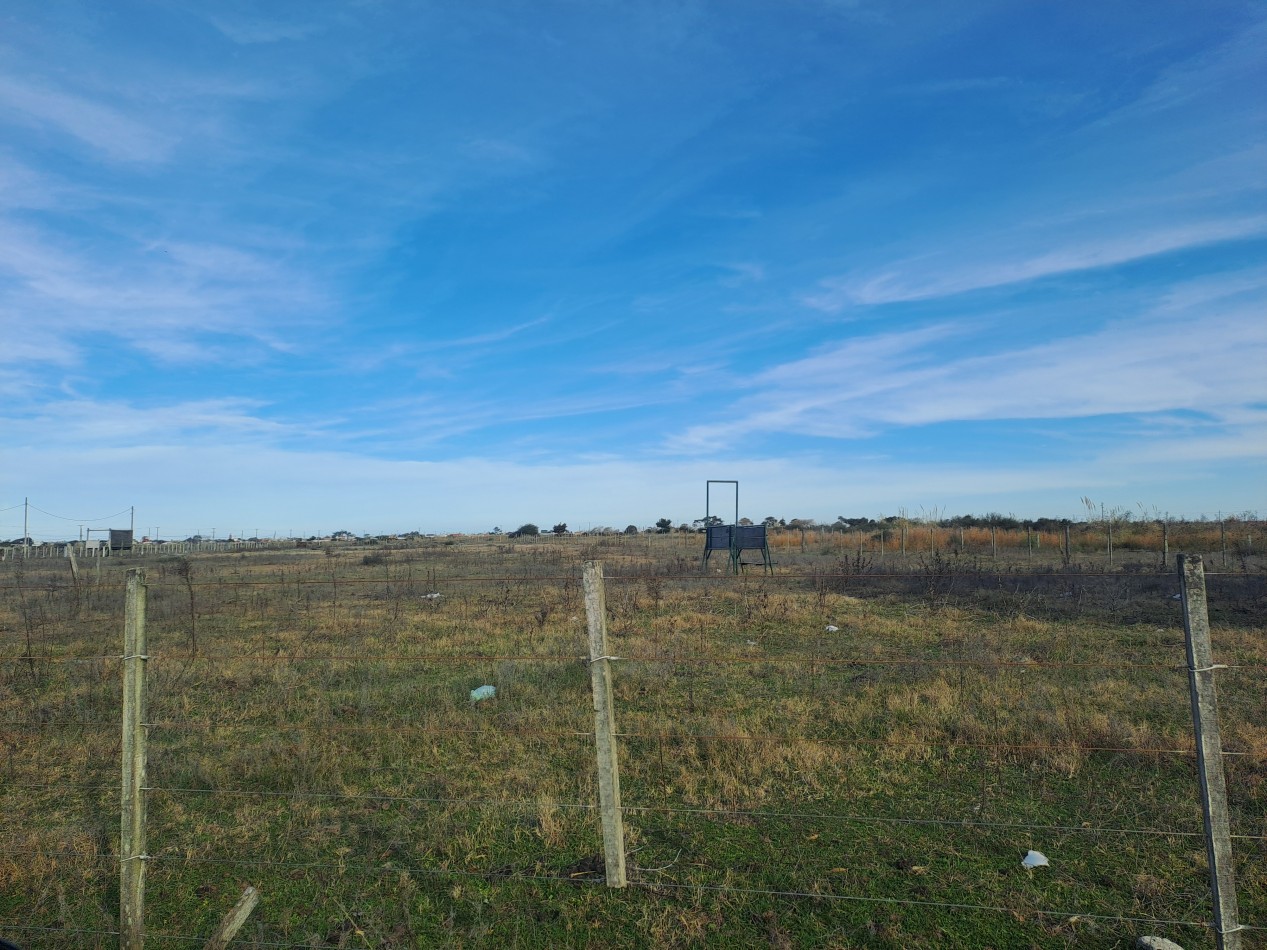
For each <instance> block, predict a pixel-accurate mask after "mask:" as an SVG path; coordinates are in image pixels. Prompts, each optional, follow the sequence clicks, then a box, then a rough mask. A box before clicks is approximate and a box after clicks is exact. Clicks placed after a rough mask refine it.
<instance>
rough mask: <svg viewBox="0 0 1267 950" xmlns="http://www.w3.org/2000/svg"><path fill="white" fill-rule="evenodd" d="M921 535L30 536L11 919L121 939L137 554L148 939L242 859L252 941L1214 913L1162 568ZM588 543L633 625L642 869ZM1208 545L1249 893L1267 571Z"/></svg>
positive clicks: (9, 773)
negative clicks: (734, 556)
mask: <svg viewBox="0 0 1267 950" xmlns="http://www.w3.org/2000/svg"><path fill="white" fill-rule="evenodd" d="M906 540H907V543H908V544H909V546H910V548H909V550H908V552H907V555H906V556H902V555H901V553H900V551H897V550H892V549H886V550H883V551H880V550H874V549H871V548H869V547H868V542H867V539H866V538H862V539H861V543H860V544H857V545H856V546H855V542H851V541H850V540H849V539H848V538H841V537H830V538H828V539H826V540H824V539H822V538H819V537H815V536H814V535H812V534H811V535H810V536H809V537H808V538H806V539H804V544H802V538H800V537H799V535H798V536H787V543H785V544H782V545H780V546H779V547H777V548H776V564H777V567H776V572H775V574H774V575H773V576H764V575H761V574H759V573H749V574H747V575H744V576H740V577H734V576H731V575H729V574H723V573H718V572H716V570H715V568H716V567H718V566H724V559H721V560H720V561H718V560H716V559H715V561H714V563H713V564H712V565H710V571H709V573H707V574H702V573H701V572H700V568H699V555H700V545H701V542H700V540H699V538H698V537H697V536H694V535H689V536H688V535H681V536H679V535H670V536H665V537H650V536H646V535H635V536H629V537H625V536H618V537H614V538H603V539H588V538H580V537H577V538H572V537H567V538H543V539H537V540H523V541H515V542H507V541H501V540H490V539H474V538H472V539H450V540H444V539H428V540H425V541H420V542H418V543H417V544H415V545H412V546H409V545H399V546H395V547H393V546H391V545H386V544H379V545H374V546H352V545H347V546H326V547H319V546H313V547H309V548H300V549H291V550H284V551H283V550H277V551H258V552H250V553H242V554H206V555H196V556H189V557H187V558H178V557H167V558H148V559H144V560H141V559H131V560H129V559H125V558H114V559H109V560H107V561H106V562H104V563H103V564H101V565H100V567H98V564H96V563H94V564H91V565H89V566H86V567H85V566H83V565H81V576H80V579H79V583H78V584H76V583H74V582H73V580H72V577H71V573H70V570H69V566H68V564H67V562H65V561H60V560H48V561H29V562H26V563H23V562H16V563H15V562H13V561H8V562H5V563H4V564H3V565H0V655H2V656H3V663H2V665H0V723H2V724H0V740H2V742H3V753H4V759H3V762H0V769H3V772H2V773H0V778H2V779H3V783H4V790H3V792H2V793H0V806H2V807H3V814H4V816H5V820H4V822H3V828H2V830H0V921H4V923H2V924H0V934H4V935H6V936H10V939H16V940H18V941H19V942H20V943H22V944H23V945H24V946H30V947H40V946H48V947H93V946H102V947H110V946H114V945H116V944H117V938H116V937H113V936H110V932H111V931H116V930H117V929H118V926H117V925H118V920H117V913H118V883H117V881H118V862H117V849H118V828H119V817H118V815H119V790H118V787H119V770H120V767H119V755H120V737H119V732H120V730H119V704H120V699H119V696H120V663H119V660H118V657H119V654H120V652H121V646H122V629H123V582H124V573H125V571H126V570H127V568H129V567H137V566H139V567H143V568H144V569H145V570H146V572H147V580H148V584H149V598H148V600H149V624H148V627H149V655H150V657H151V660H150V661H149V670H148V672H149V712H148V717H147V718H148V722H149V723H150V724H151V725H150V728H149V734H150V763H149V783H148V784H149V787H150V789H151V790H150V791H149V793H148V800H149V819H150V820H149V842H148V853H149V854H150V855H151V860H150V862H149V865H148V888H147V905H148V906H147V914H146V920H147V924H148V930H149V934H150V937H149V939H150V943H151V944H152V945H154V946H162V945H171V946H179V945H185V944H188V943H190V942H191V941H190V940H188V939H178V938H191V937H196V936H203V937H204V938H205V936H206V935H208V934H209V933H210V932H211V930H212V929H213V928H214V926H215V923H216V921H218V919H219V918H220V916H221V915H222V914H223V913H224V912H225V911H226V910H227V909H228V908H229V907H230V906H231V905H232V903H233V902H234V901H235V900H236V899H237V897H238V895H239V894H240V893H241V890H242V888H243V887H244V886H245V885H246V884H248V883H249V884H254V885H255V886H256V887H258V888H259V890H260V891H261V893H262V901H261V903H260V906H259V908H258V909H257V910H256V911H255V913H254V915H253V916H252V918H251V920H250V922H249V923H248V925H247V927H246V928H245V930H244V931H243V933H242V935H241V936H240V937H239V944H240V945H243V946H251V945H259V946H270V945H271V946H277V945H283V946H292V945H298V946H318V947H320V946H344V947H367V946H368V947H424V946H436V945H441V946H469V947H483V946H524V947H556V946H586V945H589V946H627V947H642V946H647V945H656V946H698V945H710V944H711V945H716V946H736V945H743V946H772V947H794V946H804V947H822V946H828V947H894V948H898V947H902V948H909V947H946V946H963V947H997V948H1000V950H1002V948H1011V947H1029V946H1035V947H1064V946H1088V947H1114V946H1121V947H1126V946H1129V945H1130V944H1131V943H1132V941H1133V940H1134V937H1135V936H1136V935H1138V934H1143V933H1157V934H1162V935H1165V936H1169V937H1171V938H1172V939H1176V940H1178V941H1179V942H1181V943H1182V944H1183V945H1184V946H1185V947H1189V948H1191V947H1202V946H1212V945H1213V944H1212V940H1211V938H1210V935H1209V931H1208V930H1207V929H1205V928H1203V927H1200V926H1191V925H1190V924H1185V923H1180V922H1197V923H1199V922H1203V921H1209V920H1210V919H1211V910H1210V907H1209V899H1208V896H1207V882H1206V870H1205V848H1204V840H1203V837H1202V836H1201V814H1200V808H1199V806H1198V800H1197V783H1196V776H1195V770H1194V756H1193V755H1192V754H1191V751H1190V750H1191V747H1192V729H1191V723H1190V719H1189V706H1188V694H1187V676H1186V673H1185V671H1184V655H1183V640H1182V628H1181V623H1180V614H1179V607H1178V604H1177V602H1176V601H1174V600H1173V599H1172V596H1173V594H1174V593H1175V591H1176V590H1177V585H1176V581H1175V579H1174V572H1173V567H1169V568H1167V569H1166V570H1165V571H1164V572H1158V571H1157V570H1156V567H1157V561H1158V556H1157V554H1156V553H1155V552H1153V553H1145V554H1141V555H1140V556H1139V557H1138V558H1136V559H1135V560H1134V561H1133V562H1131V561H1129V560H1128V563H1127V564H1126V568H1127V569H1125V570H1123V569H1122V567H1123V565H1122V563H1121V561H1120V554H1119V561H1118V562H1117V563H1116V564H1115V570H1114V571H1113V572H1111V573H1109V572H1107V570H1106V569H1107V567H1108V565H1107V563H1102V562H1100V561H1095V562H1093V561H1092V560H1091V557H1092V556H1091V555H1089V554H1088V555H1086V556H1085V557H1083V558H1082V559H1081V560H1079V558H1078V556H1077V552H1074V555H1075V556H1074V557H1073V558H1072V559H1069V560H1068V561H1066V559H1064V558H1063V557H1062V556H1061V553H1060V552H1059V551H1058V550H1056V549H1057V548H1058V545H1057V544H1056V543H1055V542H1053V541H1051V540H1047V541H1044V542H1043V544H1044V545H1045V546H1044V547H1043V548H1041V549H1040V550H1041V552H1042V554H1041V556H1036V554H1035V552H1034V551H1033V550H1032V549H1030V548H1028V547H1027V548H1026V549H1025V550H1023V551H1013V552H1012V553H1011V554H1010V555H1008V556H1007V557H1002V558H997V559H996V558H990V557H988V556H987V552H986V551H983V550H980V549H976V550H966V549H965V550H964V551H962V553H959V552H957V551H956V548H955V545H954V544H953V543H951V544H950V546H949V547H947V548H943V547H941V541H942V539H938V538H936V537H932V536H930V538H929V539H927V541H926V543H927V549H926V550H919V549H917V544H916V536H915V533H914V532H912V535H911V536H910V537H908V538H907V539H906ZM951 540H952V541H953V539H951ZM984 543H987V544H988V542H984ZM586 559H597V560H600V561H602V562H603V563H604V565H605V570H606V573H607V578H608V590H607V605H608V612H609V618H608V623H609V630H610V634H611V639H612V650H613V652H614V653H616V654H618V655H619V656H620V657H622V658H623V659H621V660H620V661H618V662H616V663H615V664H614V676H615V696H616V704H617V708H616V719H617V728H618V729H619V731H620V733H621V734H622V738H621V740H620V742H621V749H620V753H621V783H622V786H623V792H624V804H625V808H626V814H625V823H626V833H627V846H628V849H629V851H630V865H631V872H630V876H631V879H632V881H631V886H630V887H629V888H628V889H627V890H624V891H612V890H609V889H607V888H606V887H605V886H604V885H603V878H602V863H601V857H600V856H601V854H602V841H601V834H600V830H599V821H598V815H597V812H596V809H595V806H596V804H597V790H596V786H597V783H596V779H595V775H594V772H595V769H594V743H593V739H592V730H593V712H592V706H591V701H590V693H589V673H588V671H587V669H586V666H585V663H584V661H583V659H582V657H583V656H584V655H585V653H586V651H587V647H586V639H585V615H584V607H583V603H582V595H581V572H580V565H581V563H582V562H583V561H584V560H586ZM1208 566H1209V568H1210V570H1211V571H1212V572H1214V571H1216V570H1226V571H1228V573H1226V574H1222V573H1212V576H1211V577H1210V578H1209V583H1210V601H1211V611H1212V624H1213V628H1214V638H1215V657H1216V660H1217V661H1218V662H1220V663H1225V664H1228V665H1229V666H1230V667H1232V668H1231V669H1229V670H1227V671H1225V672H1224V673H1222V674H1220V675H1221V678H1220V680H1219V689H1220V694H1219V699H1220V712H1221V716H1222V720H1223V722H1222V725H1223V737H1224V745H1225V747H1226V749H1227V750H1229V751H1232V752H1236V753H1238V754H1237V755H1234V756H1228V757H1227V765H1228V775H1229V786H1230V791H1231V795H1232V799H1233V802H1232V805H1233V832H1234V834H1236V835H1237V836H1238V837H1237V838H1236V840H1235V842H1234V848H1235V852H1236V857H1237V866H1238V874H1239V882H1240V889H1239V893H1240V903H1241V916H1242V920H1243V921H1244V922H1245V923H1248V924H1257V925H1267V897H1265V894H1267V841H1265V840H1264V836H1267V820H1265V818H1264V815H1265V814H1267V761H1265V759H1267V698H1265V697H1267V689H1265V688H1264V676H1267V642H1265V640H1264V617H1265V616H1267V586H1265V583H1264V581H1265V577H1264V573H1263V569H1262V566H1261V564H1260V563H1257V562H1255V560H1254V558H1253V557H1252V556H1238V557H1235V558H1233V559H1232V562H1231V563H1230V564H1229V565H1228V566H1227V567H1226V568H1223V567H1222V566H1221V565H1220V564H1219V563H1218V558H1217V556H1216V557H1215V558H1213V559H1211V561H1209V562H1208ZM437 595H438V596H437ZM829 627H832V628H835V629H828V628H829ZM484 684H489V685H493V686H495V687H496V689H497V695H496V697H495V698H493V699H490V700H486V701H483V702H480V703H477V704H472V703H471V701H470V699H469V694H470V691H471V690H472V689H473V688H475V687H477V686H480V685H484ZM1031 848H1032V849H1035V850H1038V851H1041V852H1043V853H1044V854H1045V855H1046V856H1047V857H1048V858H1049V859H1050V862H1051V864H1050V866H1049V867H1043V868H1038V869H1037V870H1034V871H1029V870H1027V869H1025V868H1023V867H1022V866H1021V858H1022V857H1023V856H1024V855H1025V853H1026V851H1027V850H1029V849H1031ZM956 905H969V906H956ZM1141 919H1148V920H1163V921H1170V923H1164V924H1159V923H1142V922H1140V920H1141ZM24 928H26V929H24ZM1246 936H1247V938H1248V939H1247V940H1246V945H1247V946H1256V945H1263V943H1264V941H1263V940H1262V938H1263V937H1264V936H1267V935H1265V934H1264V933H1262V932H1259V931H1251V932H1249V933H1248V934H1247V935H1246Z"/></svg>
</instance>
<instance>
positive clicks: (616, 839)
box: [585, 561, 628, 887]
mask: <svg viewBox="0 0 1267 950" xmlns="http://www.w3.org/2000/svg"><path fill="white" fill-rule="evenodd" d="M585 618H586V620H587V621H588V627H589V642H590V661H589V667H590V684H591V686H592V687H593V693H594V746H595V749H596V751H597V753H598V803H599V810H600V811H601V813H602V819H603V858H604V861H605V863H606V873H607V886H608V887H624V886H625V885H626V884H627V883H628V882H627V880H626V877H625V821H624V816H623V814H622V812H621V808H620V771H619V769H618V768H617V762H616V716H615V710H614V707H613V704H612V685H611V661H612V657H611V656H610V655H609V654H608V652H607V595H606V591H605V589H604V584H603V565H602V564H601V563H600V562H598V561H586V562H585Z"/></svg>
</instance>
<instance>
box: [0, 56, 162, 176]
mask: <svg viewBox="0 0 1267 950" xmlns="http://www.w3.org/2000/svg"><path fill="white" fill-rule="evenodd" d="M0 105H3V106H6V107H7V108H8V109H9V110H11V111H10V115H15V116H20V117H21V118H22V119H24V120H25V121H27V122H29V123H33V124H35V125H37V126H40V127H44V128H49V129H54V130H56V131H59V132H62V133H64V134H66V135H69V136H71V137H72V138H75V139H78V140H79V141H80V142H82V143H84V144H86V145H89V146H91V147H92V148H93V149H95V150H96V151H99V152H101V153H104V154H105V155H106V156H107V157H109V158H112V159H115V160H117V161H123V162H139V163H145V164H153V163H159V162H163V161H165V160H166V159H167V157H168V156H169V155H170V153H171V150H172V148H173V147H174V146H175V144H176V141H177V140H176V138H175V137H174V136H172V135H170V134H168V133H165V132H163V131H160V130H159V129H156V128H153V127H151V126H150V125H148V124H147V123H145V122H144V121H142V120H139V119H137V118H135V117H133V116H132V115H130V114H128V113H127V112H125V111H123V110H120V109H117V108H115V107H113V106H110V105H106V104H105V103H102V102H99V101H96V100H93V99H90V98H87V97H85V96H81V95H76V94H73V93H68V92H63V91H61V90H58V89H52V88H49V87H48V86H45V85H42V84H40V83H38V82H34V81H31V80H29V79H23V78H19V77H16V76H6V75H0Z"/></svg>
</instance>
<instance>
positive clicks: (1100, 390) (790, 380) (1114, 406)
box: [670, 275, 1267, 455]
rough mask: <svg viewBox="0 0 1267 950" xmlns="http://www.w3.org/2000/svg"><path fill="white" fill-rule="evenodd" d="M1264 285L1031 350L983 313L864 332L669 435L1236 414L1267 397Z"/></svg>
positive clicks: (774, 372)
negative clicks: (999, 331) (992, 335)
mask: <svg viewBox="0 0 1267 950" xmlns="http://www.w3.org/2000/svg"><path fill="white" fill-rule="evenodd" d="M1261 286H1262V284H1261V283H1260V282H1257V281H1255V280H1253V279H1252V278H1251V277H1250V276H1248V275H1233V277H1232V278H1231V280H1230V286H1227V287H1225V288H1224V292H1223V294H1221V295H1220V294H1219V293H1217V292H1216V291H1215V289H1214V287H1213V286H1212V285H1210V283H1209V282H1206V283H1205V284H1204V285H1203V286H1201V287H1200V288H1199V289H1194V290H1193V291H1192V292H1191V293H1190V294H1189V295H1188V299H1186V300H1183V299H1180V297H1179V296H1172V297H1171V298H1170V299H1168V300H1166V301H1164V302H1162V303H1161V304H1160V305H1158V306H1156V307H1154V308H1152V309H1150V310H1149V311H1148V312H1147V313H1144V314H1142V315H1140V316H1138V317H1135V318H1133V319H1129V320H1123V321H1120V322H1117V323H1113V324H1110V325H1106V326H1102V327H1099V328H1097V329H1094V330H1091V331H1087V332H1083V333H1080V334H1071V335H1068V336H1065V337H1061V338H1057V339H1052V340H1049V341H1046V342H1042V343H1037V344H1032V345H1028V346H1013V347H1007V348H1001V349H1000V348H997V347H991V344H990V342H989V326H988V323H986V322H982V324H981V325H979V326H978V327H975V328H970V327H968V326H965V325H962V324H960V325H957V326H955V327H954V328H953V329H951V328H950V327H948V326H938V327H930V328H928V329H926V330H922V331H904V332H897V333H881V334H875V335H872V336H860V337H858V338H856V339H854V340H850V341H848V342H844V343H839V344H835V345H832V346H829V347H825V348H823V349H822V350H820V351H819V352H818V353H815V354H813V355H811V356H808V357H805V358H802V359H798V360H793V361H790V362H787V363H782V364H779V365H776V366H774V367H771V368H770V369H768V370H766V371H765V372H764V373H762V374H760V375H758V376H757V377H755V379H754V380H753V382H752V392H751V393H750V394H749V395H746V396H744V397H743V398H742V399H740V400H739V401H738V402H737V403H735V404H734V406H733V407H732V411H731V412H730V413H729V415H730V416H731V418H729V419H728V420H725V421H719V422H715V423H708V424H704V425H699V426H694V427H690V428H687V429H685V430H684V431H683V432H682V433H681V434H679V435H678V436H676V437H675V438H674V439H673V440H672V441H671V443H670V444H671V446H672V447H673V448H675V449H678V450H683V451H687V450H694V451H709V450H713V449H715V448H716V447H718V446H720V445H724V444H726V443H727V442H729V441H731V440H734V439H737V438H742V437H744V436H755V435H761V434H765V435H770V434H775V433H800V434H803V435H813V436H819V437H826V438H833V439H848V438H858V437H864V436H867V435H871V434H875V433H877V432H880V431H885V430H888V429H891V428H894V427H899V428H902V427H914V426H926V425H934V424H938V423H948V422H979V421H998V420H1017V419H1031V420H1033V419H1087V418H1093V417H1099V416H1110V415H1121V414H1135V415H1143V414H1150V413H1165V412H1173V411H1190V412H1197V413H1202V414H1207V415H1210V416H1212V417H1219V416H1225V417H1226V418H1227V419H1228V421H1229V422H1232V420H1233V417H1234V414H1235V413H1236V412H1238V411H1239V410H1242V409H1244V407H1249V406H1253V405H1255V404H1259V403H1264V402H1267V383H1264V380H1263V375H1262V371H1261V367H1262V366H1264V365H1267V321H1264V320H1263V319H1262V313H1263V310H1262V306H1263V301H1262V299H1261V294H1259V293H1256V292H1255V291H1257V290H1258V289H1259V288H1261ZM1238 294H1241V295H1242V296H1241V298H1240V299H1237V295H1238ZM1220 296H1222V297H1223V298H1225V299H1223V301H1222V302H1221V303H1220V304H1219V306H1218V307H1217V308H1213V307H1212V306H1211V305H1210V304H1211V301H1217V300H1219V298H1220ZM1227 298H1231V299H1227ZM951 343H954V345H953V346H951V345H949V344H951ZM989 348H993V349H994V352H987V353H984V354H982V353H980V350H982V349H989ZM877 366H883V367H884V370H883V372H876V371H874V370H875V367H877ZM1240 437H1241V438H1242V439H1243V438H1244V434H1243V433H1242V434H1241V436H1240ZM1243 444H1245V445H1248V446H1250V449H1249V454H1257V455H1264V454H1267V446H1264V445H1262V444H1254V443H1243Z"/></svg>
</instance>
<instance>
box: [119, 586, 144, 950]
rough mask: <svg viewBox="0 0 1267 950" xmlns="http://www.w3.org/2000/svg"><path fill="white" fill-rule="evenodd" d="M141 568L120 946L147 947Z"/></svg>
mask: <svg viewBox="0 0 1267 950" xmlns="http://www.w3.org/2000/svg"><path fill="white" fill-rule="evenodd" d="M146 659H147V657H146V655H145V572H144V571H139V570H136V569H133V570H130V571H128V586H127V603H126V607H125V615H124V624H123V795H122V798H123V812H122V820H121V823H120V827H119V946H120V947H121V948H123V950H142V948H143V947H144V946H145V860H146V858H147V857H148V856H147V855H146V853H145V758H146V749H145V661H146Z"/></svg>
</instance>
